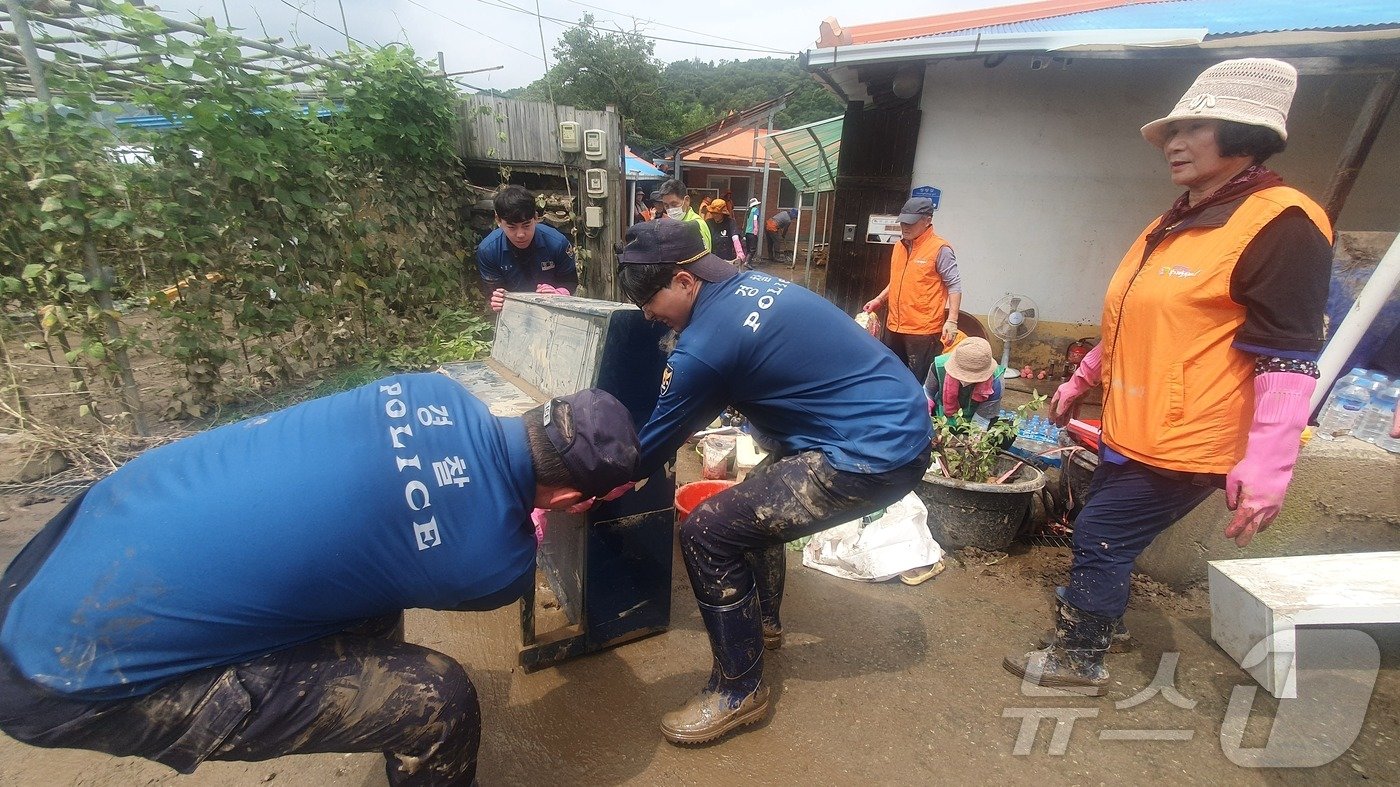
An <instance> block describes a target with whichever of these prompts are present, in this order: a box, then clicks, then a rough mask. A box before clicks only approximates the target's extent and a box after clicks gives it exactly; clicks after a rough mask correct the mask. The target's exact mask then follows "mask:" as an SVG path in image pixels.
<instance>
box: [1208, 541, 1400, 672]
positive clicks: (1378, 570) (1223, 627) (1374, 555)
mask: <svg viewBox="0 0 1400 787" xmlns="http://www.w3.org/2000/svg"><path fill="white" fill-rule="evenodd" d="M1209 573H1210V635H1211V638H1212V639H1214V640H1215V642H1216V643H1217V644H1218V645H1220V647H1221V648H1222V649H1223V650H1224V651H1225V652H1226V653H1228V654H1230V656H1231V657H1233V658H1234V659H1235V661H1237V662H1239V664H1240V666H1241V667H1243V668H1244V669H1245V670H1246V671H1247V672H1249V674H1250V675H1252V676H1253V677H1254V679H1255V680H1257V681H1258V682H1259V685H1261V686H1263V687H1264V688H1265V689H1266V690H1267V691H1268V692H1269V693H1270V694H1272V695H1274V696H1275V697H1278V698H1280V699H1285V698H1286V699H1292V698H1295V697H1297V696H1298V680H1297V649H1298V642H1297V634H1296V628H1297V627H1298V626H1318V625H1329V624H1330V625H1338V624H1358V625H1359V624H1374V623H1400V552H1362V553H1354V554H1341V555H1304V556H1299V557H1277V558H1256V559H1252V560H1212V561H1210V564H1209Z"/></svg>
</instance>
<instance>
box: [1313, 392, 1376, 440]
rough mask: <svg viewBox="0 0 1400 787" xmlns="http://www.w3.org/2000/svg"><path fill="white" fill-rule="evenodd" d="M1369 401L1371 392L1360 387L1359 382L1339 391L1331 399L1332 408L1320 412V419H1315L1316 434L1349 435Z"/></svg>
mask: <svg viewBox="0 0 1400 787" xmlns="http://www.w3.org/2000/svg"><path fill="white" fill-rule="evenodd" d="M1370 401H1371V391H1370V390H1369V389H1368V388H1366V387H1365V386H1363V385H1361V384H1360V381H1357V382H1353V383H1352V384H1351V385H1348V386H1347V387H1345V388H1343V389H1341V390H1340V391H1338V392H1337V394H1336V398H1334V399H1333V401H1332V406H1331V407H1328V408H1327V409H1326V410H1324V411H1322V417H1320V418H1318V419H1317V430H1318V432H1319V433H1320V434H1324V435H1331V436H1333V437H1340V436H1342V435H1344V434H1349V433H1350V432H1351V431H1352V430H1353V429H1355V428H1356V425H1357V422H1358V421H1359V420H1360V418H1361V411H1362V410H1364V409H1365V408H1366V405H1367V404H1369V403H1370Z"/></svg>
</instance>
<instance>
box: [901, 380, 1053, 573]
mask: <svg viewBox="0 0 1400 787" xmlns="http://www.w3.org/2000/svg"><path fill="white" fill-rule="evenodd" d="M1044 401H1045V397H1044V396H1036V397H1035V398H1033V399H1032V400H1031V401H1029V402H1027V403H1026V404H1023V405H1021V406H1020V407H1017V408H1016V409H1015V411H1014V412H1015V418H1013V419H1010V420H1006V421H997V422H994V423H992V424H991V426H990V427H988V428H983V427H981V426H978V425H977V424H976V423H968V422H966V421H960V420H958V419H950V418H945V417H942V416H937V417H935V418H934V419H933V424H934V447H933V459H934V465H935V466H934V467H932V468H930V469H929V471H928V472H927V473H925V474H924V477H923V479H922V480H921V481H919V483H918V484H916V485H915V488H914V492H915V494H917V495H918V496H919V499H920V500H922V501H923V502H924V505H925V507H927V509H928V527H929V531H930V532H931V533H933V537H934V539H935V540H936V541H938V543H939V545H941V546H942V547H943V548H944V549H948V550H956V549H962V548H964V547H977V548H979V549H984V550H999V549H1006V548H1007V546H1009V545H1010V544H1011V541H1012V540H1013V539H1014V538H1015V537H1016V533H1017V532H1018V530H1019V529H1020V526H1021V523H1022V521H1023V520H1024V518H1025V515H1026V511H1027V510H1028V509H1029V508H1030V504H1031V497H1032V496H1033V495H1035V494H1036V493H1038V492H1039V491H1040V489H1041V488H1042V487H1043V486H1044V485H1045V475H1044V474H1043V473H1041V472H1040V470H1038V469H1036V468H1035V467H1032V466H1031V465H1028V464H1022V463H1020V462H1018V461H1017V460H1016V457H1014V456H1011V455H1010V454H1006V453H1003V452H1002V448H1003V447H1004V446H1007V445H1010V443H1011V442H1012V441H1014V440H1015V439H1016V424H1017V423H1019V422H1021V421H1023V420H1024V419H1025V418H1026V417H1027V416H1028V415H1029V414H1030V413H1032V412H1034V411H1035V410H1037V409H1039V407H1040V406H1041V404H1042V403H1043V402H1044Z"/></svg>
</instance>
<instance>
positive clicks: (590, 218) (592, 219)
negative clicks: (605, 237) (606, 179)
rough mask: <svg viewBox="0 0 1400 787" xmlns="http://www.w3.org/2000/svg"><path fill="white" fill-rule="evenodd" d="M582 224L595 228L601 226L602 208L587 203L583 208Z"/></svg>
mask: <svg viewBox="0 0 1400 787" xmlns="http://www.w3.org/2000/svg"><path fill="white" fill-rule="evenodd" d="M583 226H585V227H587V228H589V229H591V230H596V229H600V228H602V226H603V209H602V208H601V207H599V206H597V205H589V206H588V207H586V208H584V209H583Z"/></svg>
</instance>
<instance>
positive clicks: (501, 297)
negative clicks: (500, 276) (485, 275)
mask: <svg viewBox="0 0 1400 787" xmlns="http://www.w3.org/2000/svg"><path fill="white" fill-rule="evenodd" d="M505 305H506V291H505V290H504V289H503V288H501V287H497V288H496V289H494V290H492V291H491V311H493V312H496V313H497V314H500V312H501V309H504V308H505Z"/></svg>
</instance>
